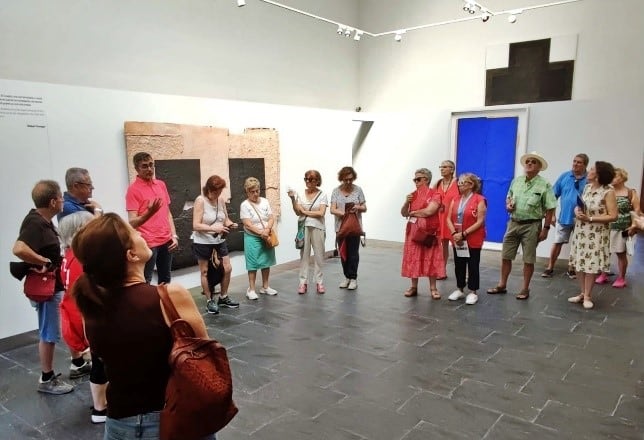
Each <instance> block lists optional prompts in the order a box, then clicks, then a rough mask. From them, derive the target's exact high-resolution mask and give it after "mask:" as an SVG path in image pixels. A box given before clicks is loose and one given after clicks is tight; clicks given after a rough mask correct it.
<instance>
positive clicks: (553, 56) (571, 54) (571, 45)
mask: <svg viewBox="0 0 644 440" xmlns="http://www.w3.org/2000/svg"><path fill="white" fill-rule="evenodd" d="M575 59H577V35H563V36H557V37H551V38H550V62H551V63H554V62H556V61H569V60H575Z"/></svg>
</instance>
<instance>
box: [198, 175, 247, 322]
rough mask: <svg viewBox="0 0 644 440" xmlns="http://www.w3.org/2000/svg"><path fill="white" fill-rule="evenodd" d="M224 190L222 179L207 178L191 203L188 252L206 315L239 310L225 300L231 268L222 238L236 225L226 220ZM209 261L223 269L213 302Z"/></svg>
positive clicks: (217, 177) (228, 299)
mask: <svg viewBox="0 0 644 440" xmlns="http://www.w3.org/2000/svg"><path fill="white" fill-rule="evenodd" d="M225 187H226V181H225V180H224V179H222V178H221V177H219V176H217V175H213V176H210V177H209V178H208V180H206V184H205V185H204V187H203V195H201V196H199V197H197V198H196V199H195V206H194V210H193V214H192V229H193V233H192V241H193V243H192V250H193V252H194V254H195V256H196V257H197V262H198V263H199V270H200V272H201V288H202V289H203V292H202V293H203V294H204V295H206V299H207V302H206V311H207V312H208V313H210V314H214V315H216V314H217V313H219V307H227V308H237V307H239V303H236V302H234V301H233V300H231V299H230V297H229V296H228V285H229V284H230V273H231V272H232V266H231V265H230V257H229V256H228V246H227V245H226V234H228V233H229V232H230V231H232V230H235V229H237V227H238V225H237V223H235V222H233V221H232V220H231V219H230V218H228V211H227V210H226V201H225V200H224V198H223V197H222V196H221V192H222V190H223V189H224V188H225ZM213 252H214V253H215V254H214V255H213ZM213 257H214V258H213ZM213 260H214V262H215V263H218V264H221V265H222V266H223V276H222V279H221V294H220V295H219V299H218V300H215V292H213V291H211V288H213V289H214V286H211V283H209V282H208V267H209V265H210V264H212V261H213ZM211 270H212V268H211Z"/></svg>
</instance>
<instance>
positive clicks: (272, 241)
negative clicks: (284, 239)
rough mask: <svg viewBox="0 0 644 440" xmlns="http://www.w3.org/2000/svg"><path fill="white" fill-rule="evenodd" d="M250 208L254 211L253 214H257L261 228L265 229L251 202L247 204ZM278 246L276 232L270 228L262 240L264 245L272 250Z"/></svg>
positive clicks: (278, 241)
mask: <svg viewBox="0 0 644 440" xmlns="http://www.w3.org/2000/svg"><path fill="white" fill-rule="evenodd" d="M249 203H250V206H251V207H252V208H253V209H254V210H255V213H256V214H257V218H259V222H260V223H261V224H262V228H263V229H266V226H265V225H264V222H263V221H262V216H261V215H259V211H257V208H255V205H253V203H252V202H249ZM279 244H280V240H279V238H277V232H275V228H271V230H270V232H269V233H268V237H266V238H265V239H264V245H265V246H266V247H267V248H274V247H277V246H278V245H279Z"/></svg>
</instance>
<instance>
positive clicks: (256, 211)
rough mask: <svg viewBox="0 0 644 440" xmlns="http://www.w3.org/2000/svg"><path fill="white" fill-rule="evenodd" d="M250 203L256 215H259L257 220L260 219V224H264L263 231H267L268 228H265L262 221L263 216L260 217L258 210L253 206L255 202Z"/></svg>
mask: <svg viewBox="0 0 644 440" xmlns="http://www.w3.org/2000/svg"><path fill="white" fill-rule="evenodd" d="M248 203H250V206H251V208H253V209H254V210H255V213H256V214H257V218H258V219H259V222H260V223H261V224H262V229H266V226H264V222H263V221H262V216H261V215H259V211H258V210H257V208H255V205H253V202H251V201H250V200H249V201H248Z"/></svg>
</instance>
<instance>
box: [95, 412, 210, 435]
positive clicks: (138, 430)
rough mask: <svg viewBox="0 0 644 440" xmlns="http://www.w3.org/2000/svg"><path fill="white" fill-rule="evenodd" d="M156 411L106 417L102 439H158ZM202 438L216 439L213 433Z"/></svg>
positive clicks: (158, 414)
mask: <svg viewBox="0 0 644 440" xmlns="http://www.w3.org/2000/svg"><path fill="white" fill-rule="evenodd" d="M160 420H161V413H160V412H158V411H155V412H150V413H147V414H139V415H138V416H132V417H124V418H122V419H111V418H109V417H108V418H107V420H106V421H105V435H104V436H103V440H138V439H142V440H152V439H155V440H158V439H159V421H160ZM203 440H216V437H215V434H210V435H208V436H206V437H203Z"/></svg>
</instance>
